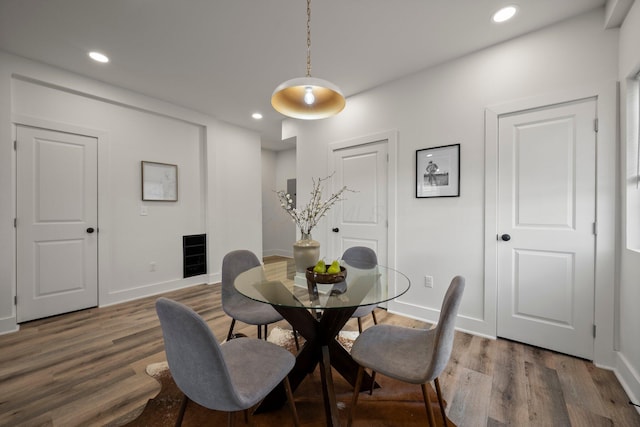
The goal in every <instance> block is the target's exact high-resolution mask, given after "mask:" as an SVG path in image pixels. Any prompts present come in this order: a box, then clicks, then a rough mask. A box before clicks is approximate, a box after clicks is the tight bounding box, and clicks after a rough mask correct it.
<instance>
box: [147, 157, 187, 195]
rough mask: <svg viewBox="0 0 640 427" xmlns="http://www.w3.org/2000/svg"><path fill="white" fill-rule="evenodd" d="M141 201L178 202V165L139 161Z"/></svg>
mask: <svg viewBox="0 0 640 427" xmlns="http://www.w3.org/2000/svg"><path fill="white" fill-rule="evenodd" d="M140 168H141V171H142V200H143V201H154V202H177V201H178V165H172V164H169V163H158V162H148V161H145V160H143V161H141V162H140Z"/></svg>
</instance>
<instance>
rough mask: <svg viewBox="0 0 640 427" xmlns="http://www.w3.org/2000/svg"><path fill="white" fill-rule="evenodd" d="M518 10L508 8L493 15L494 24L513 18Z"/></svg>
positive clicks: (511, 7) (513, 7)
mask: <svg viewBox="0 0 640 427" xmlns="http://www.w3.org/2000/svg"><path fill="white" fill-rule="evenodd" d="M517 11H518V9H517V8H516V7H515V6H506V7H503V8H502V9H500V10H499V11H497V12H496V13H494V14H493V18H491V19H492V20H493V22H496V23H500V22H505V21H508V20H509V19H511V18H513V17H514V15H515V14H516V12H517Z"/></svg>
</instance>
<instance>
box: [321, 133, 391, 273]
mask: <svg viewBox="0 0 640 427" xmlns="http://www.w3.org/2000/svg"><path fill="white" fill-rule="evenodd" d="M384 140H386V141H387V148H388V155H389V161H388V163H387V210H388V212H387V220H388V221H389V226H388V227H387V264H388V267H391V268H396V262H397V260H396V227H397V221H396V205H397V180H398V177H397V169H398V168H397V162H398V131H397V130H388V131H382V132H378V133H374V134H371V135H365V136H361V137H357V138H353V139H348V140H345V141H339V142H333V143H330V144H329V146H328V155H327V159H328V160H327V163H328V170H329V171H333V170H334V169H335V167H334V166H333V164H332V163H333V159H334V156H333V152H334V151H337V150H340V149H343V148H351V147H355V146H357V145H364V144H370V143H373V142H379V141H384Z"/></svg>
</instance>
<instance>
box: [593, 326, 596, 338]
mask: <svg viewBox="0 0 640 427" xmlns="http://www.w3.org/2000/svg"><path fill="white" fill-rule="evenodd" d="M593 337H594V338H595V337H596V325H595V323H594V324H593Z"/></svg>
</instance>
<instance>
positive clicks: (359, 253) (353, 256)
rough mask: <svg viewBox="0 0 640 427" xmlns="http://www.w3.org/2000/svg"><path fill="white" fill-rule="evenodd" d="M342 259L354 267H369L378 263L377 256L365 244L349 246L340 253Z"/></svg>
mask: <svg viewBox="0 0 640 427" xmlns="http://www.w3.org/2000/svg"><path fill="white" fill-rule="evenodd" d="M342 260H343V261H345V262H346V263H347V264H349V265H351V266H352V267H356V268H371V267H374V266H375V265H377V264H378V256H377V255H376V253H375V252H374V250H373V249H371V248H367V247H366V246H352V247H350V248H349V249H347V250H346V251H344V253H343V254H342Z"/></svg>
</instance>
